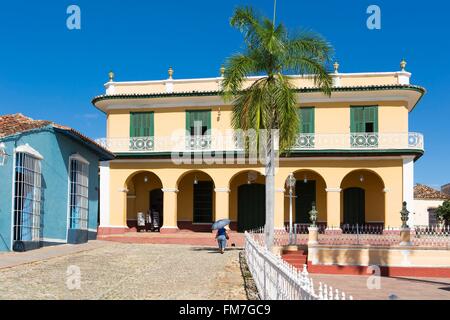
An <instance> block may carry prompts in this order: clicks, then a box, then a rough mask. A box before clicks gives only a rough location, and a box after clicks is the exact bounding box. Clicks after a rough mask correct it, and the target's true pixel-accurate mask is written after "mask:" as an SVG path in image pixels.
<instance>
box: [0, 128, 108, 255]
mask: <svg viewBox="0 0 450 320" xmlns="http://www.w3.org/2000/svg"><path fill="white" fill-rule="evenodd" d="M0 142H3V143H4V144H5V145H6V153H7V154H8V155H9V157H8V159H7V162H6V164H5V165H4V166H3V167H0V251H12V250H13V233H12V230H13V219H14V216H13V193H14V187H13V186H14V176H13V173H14V171H15V163H14V160H15V158H14V150H15V148H17V147H19V146H21V145H26V144H28V145H29V146H30V147H31V148H33V149H34V150H36V151H37V152H39V153H40V154H41V155H42V156H43V160H41V171H42V176H41V177H42V197H41V200H42V205H41V238H42V239H41V240H42V242H41V243H40V245H41V246H42V245H49V244H60V243H67V242H68V239H69V238H70V236H69V234H70V232H69V226H70V225H69V220H68V212H69V166H70V165H69V158H70V156H72V155H75V154H79V155H81V156H82V157H83V158H84V159H86V160H87V161H88V162H89V191H88V194H89V211H88V212H89V216H88V217H89V218H88V219H89V220H88V232H84V233H86V235H83V236H82V237H80V236H79V235H78V236H77V232H75V234H74V233H73V232H72V238H78V242H84V241H83V239H84V238H86V239H85V240H87V238H88V237H89V239H95V238H96V234H97V226H98V214H99V213H98V202H99V175H98V167H99V161H101V160H108V159H111V155H110V154H108V153H106V152H105V151H104V150H102V149H100V148H98V146H96V145H95V144H93V143H89V142H86V141H84V140H83V139H81V138H80V137H79V136H77V135H76V134H74V133H73V132H71V131H68V130H61V129H59V128H56V127H54V126H52V125H49V126H46V127H43V128H40V129H36V130H33V131H28V132H24V133H19V134H16V135H14V136H9V137H5V138H1V139H0ZM80 239H81V240H80ZM72 241H73V239H72Z"/></svg>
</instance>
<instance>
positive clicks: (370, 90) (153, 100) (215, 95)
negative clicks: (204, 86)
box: [92, 85, 426, 113]
mask: <svg viewBox="0 0 450 320" xmlns="http://www.w3.org/2000/svg"><path fill="white" fill-rule="evenodd" d="M296 91H297V99H298V101H299V102H300V103H305V104H314V103H333V102H336V103H337V102H346V103H355V104H356V103H376V102H383V101H402V102H405V104H406V107H407V108H408V110H409V111H410V112H411V111H412V110H413V109H414V107H415V106H416V105H417V103H418V102H419V101H420V99H421V98H422V97H423V95H424V94H425V92H426V91H425V89H424V88H422V87H419V86H412V85H387V86H367V87H335V88H333V90H332V94H331V96H330V97H328V96H326V95H324V94H323V93H322V92H321V91H319V90H318V89H317V88H303V89H296ZM92 103H93V104H94V106H95V107H96V108H98V109H99V110H100V111H102V112H104V113H108V112H110V111H112V110H121V109H130V110H132V109H143V108H145V109H156V108H179V107H189V108H204V107H211V106H226V105H230V103H225V102H224V100H223V98H222V96H221V95H220V92H218V91H209V92H180V93H159V94H115V95H102V96H98V97H96V98H94V99H93V101H92Z"/></svg>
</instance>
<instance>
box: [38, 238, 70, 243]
mask: <svg viewBox="0 0 450 320" xmlns="http://www.w3.org/2000/svg"><path fill="white" fill-rule="evenodd" d="M42 240H43V241H44V242H51V243H67V240H64V239H52V238H43V239H42Z"/></svg>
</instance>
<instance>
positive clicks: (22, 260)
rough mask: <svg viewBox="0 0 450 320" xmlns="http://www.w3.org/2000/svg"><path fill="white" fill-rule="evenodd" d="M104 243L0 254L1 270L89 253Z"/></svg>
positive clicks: (66, 245) (94, 242)
mask: <svg viewBox="0 0 450 320" xmlns="http://www.w3.org/2000/svg"><path fill="white" fill-rule="evenodd" d="M106 245H107V243H105V242H103V241H98V240H96V241H89V242H88V243H85V244H79V245H70V244H63V245H59V246H51V247H44V248H41V249H38V250H32V251H27V252H7V253H0V269H6V268H12V267H16V266H19V265H22V264H28V263H33V262H38V261H43V260H49V259H53V258H57V257H62V256H67V255H71V254H74V253H79V252H84V251H89V250H93V249H97V248H101V247H104V246H106Z"/></svg>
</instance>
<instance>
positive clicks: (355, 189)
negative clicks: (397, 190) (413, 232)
mask: <svg viewBox="0 0 450 320" xmlns="http://www.w3.org/2000/svg"><path fill="white" fill-rule="evenodd" d="M341 189H342V193H341V221H342V223H343V224H348V225H356V224H359V225H362V224H375V225H384V222H385V193H384V190H385V185H384V182H383V180H382V179H381V177H380V176H379V175H378V174H377V173H375V172H373V171H371V170H368V169H360V170H355V171H352V172H350V173H349V174H347V175H346V176H345V177H344V179H343V180H342V182H341Z"/></svg>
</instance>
